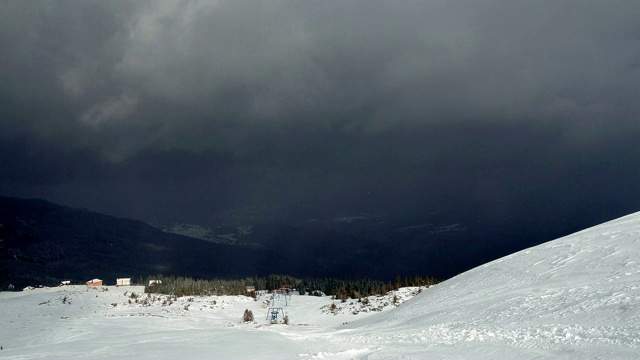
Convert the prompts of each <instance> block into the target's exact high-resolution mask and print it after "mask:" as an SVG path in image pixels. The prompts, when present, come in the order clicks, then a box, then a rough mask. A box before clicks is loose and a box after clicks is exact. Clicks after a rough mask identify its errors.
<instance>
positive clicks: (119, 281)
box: [116, 278, 131, 286]
mask: <svg viewBox="0 0 640 360" xmlns="http://www.w3.org/2000/svg"><path fill="white" fill-rule="evenodd" d="M116 286H131V278H119V279H116Z"/></svg>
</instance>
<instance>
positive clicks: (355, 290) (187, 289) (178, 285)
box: [138, 275, 438, 300]
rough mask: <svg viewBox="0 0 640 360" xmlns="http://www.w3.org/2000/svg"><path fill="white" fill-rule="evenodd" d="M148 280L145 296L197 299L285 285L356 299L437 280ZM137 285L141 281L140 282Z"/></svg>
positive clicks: (303, 291)
mask: <svg viewBox="0 0 640 360" xmlns="http://www.w3.org/2000/svg"><path fill="white" fill-rule="evenodd" d="M150 280H159V281H158V283H156V284H155V285H152V286H148V285H147V286H145V292H147V293H151V292H152V293H160V294H167V295H175V296H178V297H180V296H198V295H204V296H207V295H246V294H247V292H246V289H247V286H253V287H254V288H255V290H257V291H260V290H267V291H269V292H271V291H272V290H275V289H279V288H281V287H283V286H286V285H289V286H291V287H292V288H293V289H297V290H298V291H299V292H300V295H318V296H320V295H323V294H325V295H332V296H334V297H335V298H336V299H338V298H340V299H343V300H344V299H346V298H348V297H349V298H352V299H357V298H359V297H362V296H369V295H378V294H380V295H384V294H386V293H387V292H389V291H393V290H397V289H399V288H401V287H406V286H429V285H433V284H436V283H437V282H438V281H437V280H436V279H434V278H430V277H422V276H413V277H405V278H401V277H400V276H398V277H397V278H396V280H395V282H384V281H379V280H371V279H357V280H341V279H334V278H306V279H297V278H295V277H293V276H289V275H269V276H267V277H257V276H254V277H248V278H244V279H233V280H229V279H212V280H202V279H193V278H189V277H174V276H162V275H157V276H155V277H149V278H147V280H146V281H144V283H145V284H149V281H150ZM138 282H142V279H140V280H139V281H138Z"/></svg>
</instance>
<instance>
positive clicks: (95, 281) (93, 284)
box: [87, 279, 102, 286]
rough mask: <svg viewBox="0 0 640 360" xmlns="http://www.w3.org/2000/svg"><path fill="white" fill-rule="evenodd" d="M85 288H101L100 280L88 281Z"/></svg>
mask: <svg viewBox="0 0 640 360" xmlns="http://www.w3.org/2000/svg"><path fill="white" fill-rule="evenodd" d="M87 286H102V280H100V279H93V280H89V281H87Z"/></svg>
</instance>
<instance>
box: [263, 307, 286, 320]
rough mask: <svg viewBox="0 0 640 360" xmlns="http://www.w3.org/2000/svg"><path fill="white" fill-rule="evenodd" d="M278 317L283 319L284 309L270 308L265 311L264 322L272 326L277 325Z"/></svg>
mask: <svg viewBox="0 0 640 360" xmlns="http://www.w3.org/2000/svg"><path fill="white" fill-rule="evenodd" d="M278 317H282V318H283V319H284V309H283V308H277V307H270V308H269V309H268V310H267V318H266V320H269V322H271V323H272V324H277V323H278Z"/></svg>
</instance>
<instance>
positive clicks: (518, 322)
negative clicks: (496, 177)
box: [349, 213, 640, 359]
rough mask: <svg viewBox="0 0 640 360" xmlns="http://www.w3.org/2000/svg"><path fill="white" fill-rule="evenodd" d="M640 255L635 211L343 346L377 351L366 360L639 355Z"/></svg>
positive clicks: (435, 295) (519, 257)
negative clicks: (406, 356)
mask: <svg viewBox="0 0 640 360" xmlns="http://www.w3.org/2000/svg"><path fill="white" fill-rule="evenodd" d="M639 254H640V214H638V213H636V214H632V215H629V216H626V217H623V218H620V219H617V220H614V221H611V222H608V223H605V224H602V225H599V226H596V227H593V228H590V229H587V230H584V231H581V232H578V233H575V234H572V235H570V236H567V237H564V238H561V239H558V240H555V241H551V242H548V243H546V244H542V245H539V246H536V247H533V248H530V249H527V250H524V251H520V252H518V253H515V254H513V255H510V256H507V257H504V258H502V259H499V260H496V261H493V262H491V263H488V264H486V265H483V266H480V267H478V268H475V269H473V270H471V271H468V272H466V273H464V274H461V275H459V276H457V277H455V278H452V279H450V280H448V281H445V282H443V283H441V284H439V285H437V286H434V287H432V288H430V289H428V290H427V291H425V292H424V293H422V294H421V295H419V296H417V297H416V298H414V299H412V300H411V301H408V302H407V303H406V304H404V305H403V306H401V307H399V308H398V309H397V310H395V311H392V312H388V313H386V314H382V315H380V316H379V317H376V318H371V319H369V320H367V322H366V323H364V324H358V326H359V328H358V329H357V331H354V335H353V336H351V338H350V340H349V342H350V343H354V342H356V341H359V342H362V343H363V345H367V346H372V347H379V348H380V349H381V350H380V351H379V352H377V353H376V355H377V356H372V357H371V358H377V357H378V356H379V357H385V356H390V357H393V356H396V355H399V354H412V353H415V352H417V353H418V354H423V355H424V356H426V357H431V356H439V355H443V354H446V356H445V357H449V355H451V356H453V357H459V358H468V357H471V358H480V357H486V358H507V357H508V356H507V353H513V358H515V357H519V358H523V357H524V358H541V357H549V358H557V357H561V356H568V357H574V358H581V359H584V358H593V357H598V356H601V357H603V358H607V359H612V358H638V357H640V265H639V262H638V261H639V259H638V258H639V256H638V255H639ZM356 334H357V335H356ZM370 339H374V340H373V341H370ZM443 350H444V352H443ZM427 354H428V356H427ZM418 357H420V356H418Z"/></svg>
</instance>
